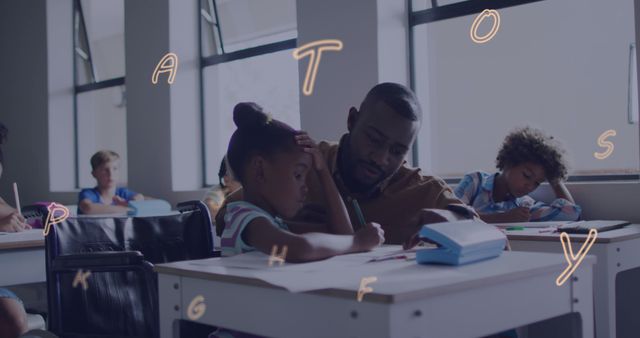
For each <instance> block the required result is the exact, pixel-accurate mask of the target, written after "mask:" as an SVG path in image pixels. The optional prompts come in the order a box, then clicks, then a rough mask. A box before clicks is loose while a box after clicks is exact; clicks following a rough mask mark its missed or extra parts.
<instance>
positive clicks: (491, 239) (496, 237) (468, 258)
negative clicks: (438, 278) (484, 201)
mask: <svg viewBox="0 0 640 338" xmlns="http://www.w3.org/2000/svg"><path fill="white" fill-rule="evenodd" d="M419 236H420V238H422V239H427V240H430V241H432V242H435V243H436V244H438V248H435V249H423V250H418V251H417V252H416V261H417V262H418V263H420V264H431V263H439V264H449V265H462V264H468V263H473V262H477V261H481V260H485V259H489V258H494V257H498V256H500V254H501V253H502V252H503V250H504V247H505V245H506V241H507V237H506V236H505V235H504V233H502V231H500V230H499V229H498V228H496V227H495V226H493V225H490V224H486V223H482V222H477V221H473V220H469V221H460V222H446V223H435V224H426V225H424V226H423V227H422V230H420V233H419Z"/></svg>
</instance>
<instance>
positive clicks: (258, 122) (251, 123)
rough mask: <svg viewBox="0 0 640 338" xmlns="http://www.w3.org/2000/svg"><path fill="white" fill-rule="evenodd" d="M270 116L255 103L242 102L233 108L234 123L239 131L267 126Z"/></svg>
mask: <svg viewBox="0 0 640 338" xmlns="http://www.w3.org/2000/svg"><path fill="white" fill-rule="evenodd" d="M268 120H269V116H268V115H267V114H265V113H264V111H263V110H262V107H260V106H259V105H258V104H256V103H254V102H240V103H238V104H237V105H236V106H235V107H234V108H233V122H234V123H235V124H236V126H237V127H238V129H255V128H259V127H261V126H264V125H265V124H267V121H268Z"/></svg>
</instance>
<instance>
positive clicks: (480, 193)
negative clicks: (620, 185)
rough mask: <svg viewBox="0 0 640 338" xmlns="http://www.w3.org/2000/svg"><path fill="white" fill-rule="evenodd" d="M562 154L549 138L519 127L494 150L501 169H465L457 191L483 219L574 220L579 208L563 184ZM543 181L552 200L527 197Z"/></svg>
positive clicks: (565, 166)
mask: <svg viewBox="0 0 640 338" xmlns="http://www.w3.org/2000/svg"><path fill="white" fill-rule="evenodd" d="M563 154H564V151H563V150H562V149H561V147H560V146H559V144H557V143H556V142H555V141H554V139H553V137H550V136H547V135H545V134H543V133H542V132H541V131H540V130H537V129H533V128H529V127H526V128H522V129H517V130H515V131H513V132H512V133H511V134H509V135H507V137H506V138H505V140H504V143H503V144H502V148H501V149H500V151H499V152H498V157H497V158H496V166H497V168H498V169H499V170H500V172H498V173H495V174H488V173H485V172H481V171H478V172H472V173H469V174H467V175H465V176H464V178H463V179H462V181H460V184H459V185H458V186H457V188H456V189H455V194H456V195H457V196H458V198H460V199H461V200H462V201H463V202H465V203H467V204H469V205H471V206H472V207H474V208H475V209H476V211H477V212H478V213H479V214H480V218H482V220H484V221H485V222H487V223H505V222H528V221H573V220H577V219H579V218H580V212H581V208H580V206H578V205H576V204H575V202H574V200H573V197H572V196H571V193H570V192H569V190H568V189H567V187H566V186H565V185H564V183H563V180H564V179H565V178H566V176H567V165H566V163H565V159H564V157H563ZM544 181H548V182H549V184H550V185H551V188H552V189H553V191H554V193H555V195H556V199H555V200H554V201H553V202H552V203H551V204H545V203H543V202H536V201H535V200H533V198H531V197H529V196H527V194H529V193H531V192H532V191H534V190H536V188H538V186H539V185H540V183H542V182H544Z"/></svg>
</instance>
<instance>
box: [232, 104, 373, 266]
mask: <svg viewBox="0 0 640 338" xmlns="http://www.w3.org/2000/svg"><path fill="white" fill-rule="evenodd" d="M233 120H234V122H235V124H236V126H237V129H236V131H235V132H234V133H233V135H232V136H231V140H230V141H229V148H228V151H227V159H228V163H229V165H230V167H231V171H232V172H233V173H234V175H235V178H236V179H237V180H238V181H239V182H240V184H242V187H243V189H244V198H243V201H237V202H231V203H229V204H228V205H227V209H226V213H225V216H224V218H225V228H224V230H223V232H222V239H221V246H222V254H223V256H231V255H235V254H239V253H243V252H248V251H253V250H258V251H262V252H264V253H267V254H269V253H271V250H272V248H273V246H274V245H277V247H278V248H283V247H284V246H287V248H288V249H287V255H286V257H285V260H286V261H289V262H307V261H314V260H320V259H324V258H328V257H332V256H335V255H340V254H345V253H352V252H359V251H367V250H370V249H372V248H374V247H376V246H378V245H379V244H381V243H383V242H384V237H383V234H384V232H383V230H382V229H381V228H380V225H379V224H376V223H368V224H366V226H364V227H363V228H362V229H361V230H359V231H358V232H356V233H355V234H354V233H353V227H352V226H351V221H350V220H349V217H348V214H347V211H346V208H345V206H344V203H343V201H342V198H341V197H340V194H339V193H338V189H337V188H336V186H335V183H334V182H333V179H332V177H331V174H330V173H329V170H328V169H327V167H326V164H325V162H324V160H323V159H322V156H321V154H320V152H319V150H318V149H317V147H316V145H315V143H314V142H313V140H311V138H309V136H308V135H307V134H306V133H304V132H297V131H295V130H294V129H292V128H291V127H289V126H288V125H286V124H284V123H282V122H280V121H277V120H272V119H271V118H269V117H268V116H267V115H266V114H265V113H264V112H263V111H262V108H261V107H260V106H258V105H256V104H255V103H239V104H238V105H236V107H235V108H234V112H233ZM310 169H312V170H316V171H317V173H318V175H319V176H320V177H321V180H322V182H323V186H324V194H325V198H326V200H327V203H328V204H329V210H330V217H329V223H328V224H327V229H328V231H329V232H331V234H327V233H320V232H312V229H309V228H304V227H303V226H299V225H298V226H297V225H296V224H293V223H289V224H285V223H284V222H283V221H282V218H285V219H291V218H293V216H295V214H296V213H297V212H298V211H299V210H300V209H301V208H302V206H303V202H304V200H305V195H306V193H307V186H306V176H307V173H308V171H309V170H310Z"/></svg>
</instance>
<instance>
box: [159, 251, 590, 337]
mask: <svg viewBox="0 0 640 338" xmlns="http://www.w3.org/2000/svg"><path fill="white" fill-rule="evenodd" d="M384 249H385V247H383V248H379V249H377V250H375V251H373V252H372V253H367V254H369V255H371V254H376V253H378V252H380V251H381V250H384ZM245 255H246V254H245ZM259 255H262V254H259ZM359 255H362V254H359ZM242 256H244V255H241V256H240V258H242ZM233 258H235V257H233ZM365 258H366V259H369V258H368V257H366V255H365V256H364V258H362V257H358V256H357V255H345V256H338V257H334V258H332V259H330V260H329V261H322V262H317V263H310V264H311V265H309V266H311V267H316V268H314V269H307V265H305V264H285V265H284V266H278V265H277V263H276V264H274V265H273V266H272V267H268V266H267V260H268V256H267V255H262V258H255V259H254V260H255V261H253V262H245V263H246V266H241V265H233V264H228V263H225V261H224V260H225V259H229V258H222V259H221V258H211V259H206V260H195V261H183V262H175V263H168V264H161V265H157V266H156V267H155V270H156V271H157V272H158V274H159V275H158V278H159V279H158V293H159V306H160V332H161V337H162V338H169V337H178V336H179V332H178V329H177V327H178V325H176V324H175V322H176V321H177V320H180V319H182V320H193V321H196V322H199V323H205V324H209V325H214V326H221V327H226V328H230V329H236V330H243V331H245V332H249V333H254V334H262V335H265V336H269V337H323V338H325V337H367V338H369V337H410V338H413V337H438V338H447V337H458V338H464V337H481V336H485V335H489V334H492V333H498V332H502V331H504V330H507V329H510V328H513V327H518V326H523V325H526V324H529V323H534V322H538V321H542V320H545V319H549V318H553V317H557V316H560V315H563V314H569V313H578V314H579V316H580V317H581V319H582V323H581V328H580V327H579V328H578V330H580V329H581V330H582V337H593V290H592V275H593V274H592V265H593V264H594V263H595V259H594V258H593V257H591V256H587V257H586V258H585V260H584V261H583V262H582V264H581V265H580V267H579V268H578V270H576V272H575V273H574V277H575V278H570V279H569V280H568V281H567V282H566V283H565V284H563V285H562V286H556V284H555V280H556V277H557V276H558V275H560V273H561V272H562V271H563V270H564V269H565V267H566V263H565V261H564V256H563V255H559V254H546V253H527V252H504V253H503V254H502V255H501V256H500V257H498V258H495V259H491V260H486V261H482V262H478V263H475V264H470V265H463V266H457V267H452V266H438V265H418V264H416V262H415V261H406V260H400V259H397V260H388V261H383V262H373V263H363V262H364V260H363V259H365ZM314 264H315V265H314ZM332 264H333V265H334V266H333V267H332V266H331V265H332ZM363 277H377V281H375V282H372V283H369V284H368V285H366V286H367V287H370V288H372V292H371V293H366V294H364V295H363V298H362V301H361V302H358V301H357V291H358V290H359V289H360V282H361V281H362V280H361V278H363ZM265 280H268V281H270V283H267V282H265ZM304 283H310V284H311V285H312V286H306V285H304ZM275 285H280V287H279V286H275ZM323 285H324V286H323ZM289 290H293V291H299V292H292V291H289ZM190 316H194V317H190ZM577 333H578V332H576V335H575V336H579V335H577Z"/></svg>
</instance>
